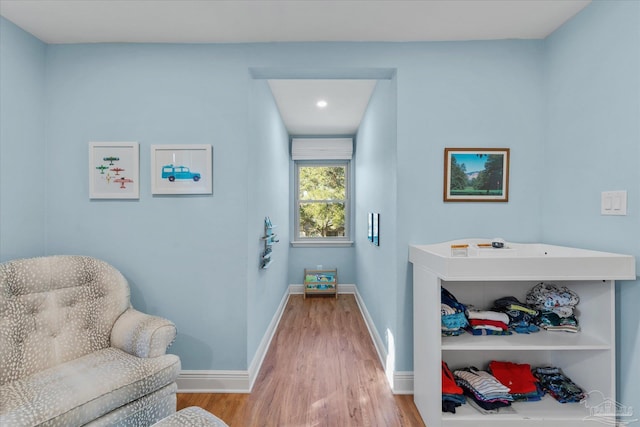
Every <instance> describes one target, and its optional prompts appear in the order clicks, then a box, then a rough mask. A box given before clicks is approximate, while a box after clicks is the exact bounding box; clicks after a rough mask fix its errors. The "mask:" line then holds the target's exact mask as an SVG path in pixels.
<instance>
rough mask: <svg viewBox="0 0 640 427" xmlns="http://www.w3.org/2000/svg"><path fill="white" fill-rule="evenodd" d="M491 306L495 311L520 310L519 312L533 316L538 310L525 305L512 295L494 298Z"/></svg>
mask: <svg viewBox="0 0 640 427" xmlns="http://www.w3.org/2000/svg"><path fill="white" fill-rule="evenodd" d="M493 307H494V309H496V311H502V312H508V311H511V310H513V311H521V312H524V313H527V314H530V315H532V316H535V315H537V314H538V310H535V309H533V308H531V307H529V306H527V305H526V304H523V303H521V302H520V301H519V300H518V299H517V298H516V297H513V296H508V297H503V298H499V299H497V300H495V301H494V303H493Z"/></svg>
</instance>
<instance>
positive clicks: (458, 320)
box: [440, 313, 469, 330]
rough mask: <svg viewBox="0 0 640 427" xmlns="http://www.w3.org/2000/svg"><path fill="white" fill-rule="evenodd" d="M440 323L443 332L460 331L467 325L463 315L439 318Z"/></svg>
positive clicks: (448, 315)
mask: <svg viewBox="0 0 640 427" xmlns="http://www.w3.org/2000/svg"><path fill="white" fill-rule="evenodd" d="M440 322H441V326H442V329H443V330H452V329H461V328H464V327H465V326H467V325H468V324H469V322H468V321H467V317H466V316H465V315H464V313H455V314H447V315H446V316H440Z"/></svg>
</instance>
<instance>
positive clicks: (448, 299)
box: [440, 286, 467, 313]
mask: <svg viewBox="0 0 640 427" xmlns="http://www.w3.org/2000/svg"><path fill="white" fill-rule="evenodd" d="M440 303H441V304H446V305H448V306H449V307H451V308H453V309H454V310H455V311H457V312H458V311H459V312H461V313H464V312H465V311H466V310H467V307H466V306H465V305H464V304H461V303H460V302H458V300H457V299H456V297H454V296H453V294H452V293H451V292H449V291H448V290H446V289H445V288H444V286H440Z"/></svg>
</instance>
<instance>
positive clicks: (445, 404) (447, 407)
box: [442, 361, 466, 414]
mask: <svg viewBox="0 0 640 427" xmlns="http://www.w3.org/2000/svg"><path fill="white" fill-rule="evenodd" d="M465 400H466V399H465V397H464V391H463V390H462V389H461V388H460V386H459V385H458V384H456V380H455V378H454V377H453V374H452V373H451V371H450V370H449V366H447V364H446V363H445V362H444V361H442V412H451V413H452V414H455V413H456V408H457V407H458V406H460V405H462V404H463V403H465Z"/></svg>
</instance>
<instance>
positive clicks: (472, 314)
mask: <svg viewBox="0 0 640 427" xmlns="http://www.w3.org/2000/svg"><path fill="white" fill-rule="evenodd" d="M467 317H468V318H469V325H470V327H468V328H467V331H468V332H469V333H471V334H473V335H510V334H511V331H509V316H507V315H506V314H504V313H500V312H498V311H490V310H477V309H475V308H470V307H467Z"/></svg>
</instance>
